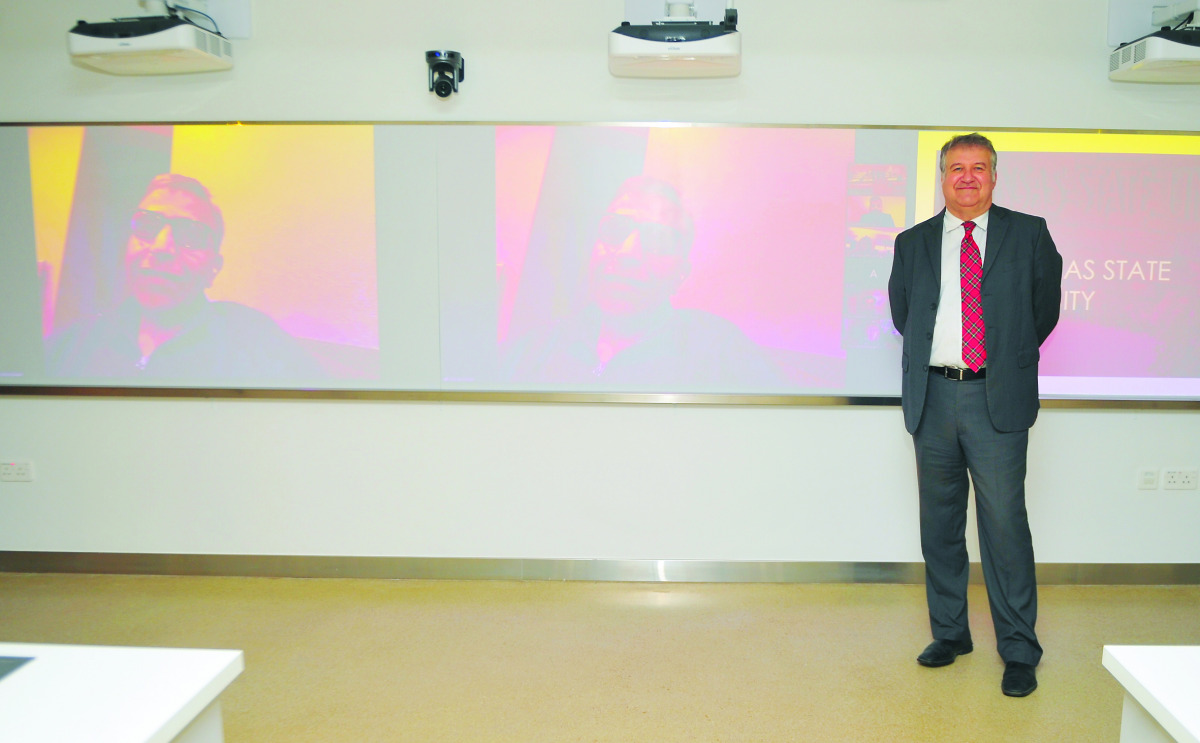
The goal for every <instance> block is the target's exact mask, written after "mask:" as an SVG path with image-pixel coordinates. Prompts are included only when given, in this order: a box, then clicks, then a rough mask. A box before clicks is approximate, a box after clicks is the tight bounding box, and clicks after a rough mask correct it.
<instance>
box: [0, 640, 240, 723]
mask: <svg viewBox="0 0 1200 743" xmlns="http://www.w3.org/2000/svg"><path fill="white" fill-rule="evenodd" d="M0 656H4V657H18V658H33V660H31V661H29V662H28V663H25V664H24V665H22V666H21V667H20V668H17V669H16V670H14V671H12V672H11V673H9V674H8V675H7V676H4V677H2V678H0V741H14V743H15V742H16V741H20V743H43V742H45V743H50V742H51V741H53V742H54V743H62V742H63V741H88V742H89V743H167V741H170V740H171V739H173V738H174V737H175V736H176V735H178V734H179V733H180V731H182V730H183V729H184V728H185V727H186V726H187V725H188V723H190V722H191V721H192V720H193V719H195V718H196V717H197V715H199V714H200V713H201V712H203V711H204V710H205V709H206V708H207V707H208V705H209V704H211V703H212V702H213V701H214V700H215V699H216V698H217V696H218V695H219V694H220V693H221V692H222V691H223V690H224V689H225V687H226V686H228V685H229V683H230V682H231V681H233V680H234V679H235V678H236V677H237V676H238V674H240V673H241V672H242V669H243V668H244V663H243V660H242V651H240V650H198V649H177V648H139V647H98V646H88V645H33V644H24V643H0Z"/></svg>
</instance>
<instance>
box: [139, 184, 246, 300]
mask: <svg viewBox="0 0 1200 743" xmlns="http://www.w3.org/2000/svg"><path fill="white" fill-rule="evenodd" d="M222 232H223V222H222V218H221V212H220V210H219V209H218V208H217V207H216V205H215V204H213V202H212V200H211V198H209V195H208V191H207V190H206V189H205V188H204V186H203V185H201V184H200V183H199V181H196V180H194V179H191V178H187V177H185V176H179V175H165V176H159V177H157V178H155V179H154V180H153V181H152V182H151V183H150V187H149V188H148V189H147V191H146V195H145V196H143V197H142V200H141V202H139V203H138V205H137V209H136V210H135V211H134V212H133V216H132V217H131V220H130V234H129V241H128V242H127V243H126V247H125V271H126V277H127V281H128V286H129V291H130V293H131V294H132V296H133V297H134V298H135V299H136V300H137V302H138V303H139V304H140V305H142V307H144V308H146V309H149V310H170V309H174V308H176V307H181V306H184V305H187V304H189V303H191V302H195V301H198V300H200V299H201V298H202V297H203V295H204V290H205V289H207V288H208V287H209V286H211V285H212V282H213V279H215V278H216V276H217V273H218V272H219V271H220V270H221V266H222V264H223V259H222V258H221V254H220V252H219V250H220V242H221V236H222Z"/></svg>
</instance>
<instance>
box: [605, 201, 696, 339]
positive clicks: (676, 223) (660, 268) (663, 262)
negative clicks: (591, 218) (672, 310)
mask: <svg viewBox="0 0 1200 743" xmlns="http://www.w3.org/2000/svg"><path fill="white" fill-rule="evenodd" d="M691 241H692V220H691V217H689V216H688V214H687V212H686V211H685V210H684V208H683V206H682V204H681V203H680V200H679V195H678V193H676V191H675V189H674V188H672V187H671V186H670V185H669V184H667V183H664V182H662V181H659V180H657V179H653V178H648V177H637V178H631V179H630V180H628V181H626V182H625V184H624V185H622V186H621V190H620V191H618V193H617V196H616V198H615V199H613V201H612V203H611V204H609V206H608V210H607V211H606V212H605V214H604V216H603V217H601V219H600V224H599V226H598V228H597V234H596V241H595V243H594V244H593V245H592V255H591V260H590V262H589V263H588V289H589V291H590V293H591V298H592V301H594V302H595V303H596V305H597V306H598V307H599V308H600V310H601V311H602V312H604V313H605V314H608V315H618V316H621V315H637V314H640V313H643V312H646V311H648V310H651V309H653V308H655V307H657V306H659V305H662V304H664V303H666V302H667V301H668V299H669V298H670V297H671V295H672V294H674V293H675V291H676V290H677V289H678V288H679V285H680V283H682V282H683V280H684V279H685V278H686V277H687V274H688V271H689V268H690V264H689V261H688V251H689V250H690V248H691Z"/></svg>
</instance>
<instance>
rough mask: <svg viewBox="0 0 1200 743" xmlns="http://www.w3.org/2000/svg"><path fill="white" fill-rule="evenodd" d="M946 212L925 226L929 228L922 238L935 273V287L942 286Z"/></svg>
mask: <svg viewBox="0 0 1200 743" xmlns="http://www.w3.org/2000/svg"><path fill="white" fill-rule="evenodd" d="M945 216H946V210H945V209H943V210H942V211H940V212H938V215H937V216H936V217H934V218H933V219H930V220H929V221H928V222H926V223H925V224H927V225H928V227H927V228H926V230H925V234H924V235H923V236H922V237H923V241H924V252H925V255H926V257H927V258H928V260H929V267H930V269H932V271H933V283H934V286H941V285H942V230H943V229H944V224H945V221H944V217H945Z"/></svg>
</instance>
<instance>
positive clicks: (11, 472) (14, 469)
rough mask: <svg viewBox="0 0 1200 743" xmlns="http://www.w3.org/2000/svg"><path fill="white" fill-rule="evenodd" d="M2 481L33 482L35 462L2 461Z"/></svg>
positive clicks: (0, 476)
mask: <svg viewBox="0 0 1200 743" xmlns="http://www.w3.org/2000/svg"><path fill="white" fill-rule="evenodd" d="M0 481H4V482H33V462H0Z"/></svg>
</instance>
